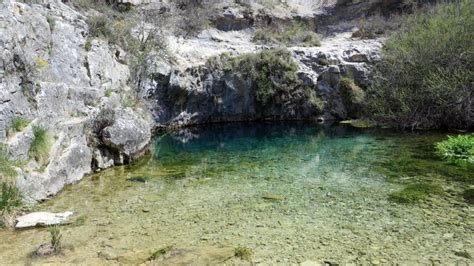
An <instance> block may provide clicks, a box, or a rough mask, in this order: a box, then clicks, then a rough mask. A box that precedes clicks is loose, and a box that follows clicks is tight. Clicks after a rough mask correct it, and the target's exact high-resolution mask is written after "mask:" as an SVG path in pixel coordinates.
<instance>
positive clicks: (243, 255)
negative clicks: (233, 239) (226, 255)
mask: <svg viewBox="0 0 474 266" xmlns="http://www.w3.org/2000/svg"><path fill="white" fill-rule="evenodd" d="M234 255H235V256H236V257H237V258H240V259H242V260H246V261H251V259H252V255H253V250H252V249H251V248H248V247H237V248H235V250H234Z"/></svg>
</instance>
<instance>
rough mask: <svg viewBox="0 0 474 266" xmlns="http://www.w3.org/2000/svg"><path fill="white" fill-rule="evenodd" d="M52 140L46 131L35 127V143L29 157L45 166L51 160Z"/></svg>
mask: <svg viewBox="0 0 474 266" xmlns="http://www.w3.org/2000/svg"><path fill="white" fill-rule="evenodd" d="M49 149H50V139H49V135H48V132H47V130H46V129H44V128H42V127H40V126H34V127H33V141H32V142H31V146H30V149H29V151H28V155H29V157H30V158H32V159H35V160H36V161H37V162H38V163H40V164H42V165H43V164H45V162H46V161H47V160H48V158H49Z"/></svg>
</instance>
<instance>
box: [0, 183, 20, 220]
mask: <svg viewBox="0 0 474 266" xmlns="http://www.w3.org/2000/svg"><path fill="white" fill-rule="evenodd" d="M1 193H2V194H1V195H0V214H5V213H8V212H10V211H11V210H13V209H14V208H18V207H20V206H21V204H22V201H21V194H20V191H19V190H18V188H17V187H16V186H15V185H13V184H11V183H6V182H4V183H2V191H1Z"/></svg>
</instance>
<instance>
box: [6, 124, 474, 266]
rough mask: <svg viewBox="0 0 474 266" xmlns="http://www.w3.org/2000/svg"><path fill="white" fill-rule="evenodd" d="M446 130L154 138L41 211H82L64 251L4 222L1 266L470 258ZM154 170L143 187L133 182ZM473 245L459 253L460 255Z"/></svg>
mask: <svg viewBox="0 0 474 266" xmlns="http://www.w3.org/2000/svg"><path fill="white" fill-rule="evenodd" d="M445 137H446V134H444V133H429V132H423V133H406V132H405V133H403V134H399V133H395V132H390V131H376V130H359V129H353V128H349V127H344V126H331V127H325V126H320V125H316V124H308V123H284V124H276V123H269V124H227V125H215V126H209V127H202V128H194V129H190V130H185V131H182V132H179V133H176V134H168V135H165V136H161V137H157V139H156V142H155V143H154V146H153V148H152V152H151V155H150V156H149V157H147V158H145V159H143V160H141V161H139V162H137V163H135V164H133V165H130V166H123V167H117V168H114V169H109V170H106V171H104V172H101V173H98V174H95V175H93V176H90V177H88V178H85V180H83V181H82V182H81V183H79V184H76V185H73V186H70V187H68V188H66V189H65V190H64V191H63V192H62V193H61V194H60V195H59V196H57V197H56V198H54V199H53V200H51V201H48V202H46V203H44V204H42V205H40V206H38V210H45V211H55V212H62V211H68V210H71V211H74V212H75V213H76V217H77V218H78V220H77V221H76V222H74V223H73V224H71V225H67V226H64V227H62V234H63V245H64V251H63V253H62V254H61V255H58V256H53V257H48V258H35V259H32V258H30V257H29V254H30V253H31V252H32V251H33V250H35V248H36V247H38V246H39V245H40V244H42V243H44V242H47V241H48V238H49V236H48V232H47V231H46V230H45V229H31V230H24V231H8V230H3V231H0V239H1V240H2V241H0V262H3V263H28V262H33V263H39V264H41V263H88V264H105V263H107V264H116V263H134V264H136V263H143V262H145V261H146V260H147V258H148V257H149V256H150V255H151V254H152V253H153V252H154V251H156V250H158V249H160V248H163V247H166V246H170V245H172V246H173V247H174V248H173V252H172V254H170V255H169V256H168V257H167V258H166V259H164V260H161V261H159V262H158V264H171V265H173V264H190V263H191V264H197V265H202V264H245V263H249V262H246V261H244V260H241V259H239V258H237V257H234V256H233V255H234V249H235V248H236V247H239V246H241V247H248V248H250V249H251V250H252V251H253V255H252V257H251V261H252V262H253V263H257V264H258V263H262V264H266V265H267V264H296V263H301V262H304V261H308V260H310V261H315V262H318V263H323V262H332V263H374V264H376V263H384V262H400V263H406V264H411V263H429V264H431V263H442V264H453V263H461V264H472V263H473V261H472V260H470V259H468V258H465V256H464V257H463V256H462V254H465V253H466V252H467V253H468V254H470V255H471V256H474V232H473V231H474V219H473V218H474V211H473V207H472V205H469V204H467V203H465V202H464V200H463V198H462V197H461V196H460V194H461V192H462V191H463V189H464V188H465V187H466V186H468V185H469V184H472V180H473V177H474V176H473V175H474V173H473V172H472V171H470V170H468V169H459V168H456V167H454V166H450V165H447V164H445V163H443V162H442V161H440V160H439V159H438V158H437V157H436V156H435V155H434V153H433V152H434V150H433V144H434V143H435V142H436V141H439V140H441V139H443V138H445ZM139 176H140V177H147V178H148V181H147V182H146V183H141V182H131V181H129V180H127V179H129V178H133V177H139ZM416 180H425V181H429V182H431V183H435V184H439V185H441V186H442V187H443V192H442V193H440V194H437V195H431V196H430V197H429V198H428V199H427V200H425V201H422V202H420V203H417V204H411V205H405V204H397V203H393V202H391V201H389V200H388V195H389V194H390V193H392V192H395V191H398V190H400V189H402V188H403V186H404V184H407V183H410V182H413V181H416ZM463 252H464V253H463Z"/></svg>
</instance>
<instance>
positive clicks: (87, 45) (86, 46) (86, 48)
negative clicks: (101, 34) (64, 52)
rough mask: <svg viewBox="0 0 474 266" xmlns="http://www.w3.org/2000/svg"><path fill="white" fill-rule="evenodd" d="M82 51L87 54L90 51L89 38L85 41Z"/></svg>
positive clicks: (90, 42) (90, 43) (90, 41)
mask: <svg viewBox="0 0 474 266" xmlns="http://www.w3.org/2000/svg"><path fill="white" fill-rule="evenodd" d="M84 50H86V52H89V51H90V50H92V40H91V38H87V39H86V42H85V43H84Z"/></svg>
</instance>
